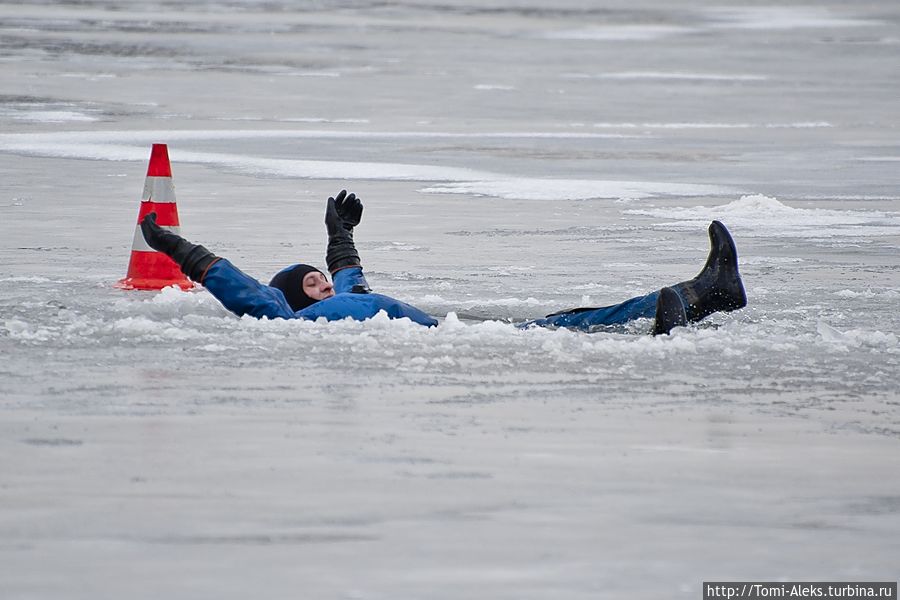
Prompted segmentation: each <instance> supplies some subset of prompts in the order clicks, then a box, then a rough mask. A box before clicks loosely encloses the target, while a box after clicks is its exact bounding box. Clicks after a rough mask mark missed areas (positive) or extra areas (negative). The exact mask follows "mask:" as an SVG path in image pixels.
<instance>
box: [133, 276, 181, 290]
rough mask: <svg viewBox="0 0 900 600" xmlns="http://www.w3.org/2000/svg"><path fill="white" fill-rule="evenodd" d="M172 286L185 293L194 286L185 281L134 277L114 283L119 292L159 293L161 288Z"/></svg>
mask: <svg viewBox="0 0 900 600" xmlns="http://www.w3.org/2000/svg"><path fill="white" fill-rule="evenodd" d="M173 285H176V286H178V287H180V288H181V289H182V290H185V291H187V290H190V289H192V288H193V287H194V284H193V283H192V282H191V281H189V280H187V279H179V280H171V279H140V278H135V277H126V278H125V279H120V280H119V281H118V282H117V283H116V285H115V287H117V288H119V289H120V290H144V291H159V290H161V289H163V288H167V287H169V286H173Z"/></svg>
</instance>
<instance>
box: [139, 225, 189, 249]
mask: <svg viewBox="0 0 900 600" xmlns="http://www.w3.org/2000/svg"><path fill="white" fill-rule="evenodd" d="M160 227H161V228H162V229H165V230H166V231H171V232H172V233H175V234H178V235H181V227H179V226H178V225H160ZM131 251H132V252H156V250H154V249H153V248H151V247H150V246H149V244H147V240H145V239H144V234H143V232H141V225H140V223H138V226H137V227H136V228H135V229H134V241H132V242H131Z"/></svg>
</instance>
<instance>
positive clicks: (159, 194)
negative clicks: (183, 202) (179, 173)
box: [141, 176, 175, 204]
mask: <svg viewBox="0 0 900 600" xmlns="http://www.w3.org/2000/svg"><path fill="white" fill-rule="evenodd" d="M141 202H157V203H159V204H170V203H174V202H175V184H173V183H172V178H171V177H149V176H148V177H147V179H145V180H144V193H143V194H142V195H141Z"/></svg>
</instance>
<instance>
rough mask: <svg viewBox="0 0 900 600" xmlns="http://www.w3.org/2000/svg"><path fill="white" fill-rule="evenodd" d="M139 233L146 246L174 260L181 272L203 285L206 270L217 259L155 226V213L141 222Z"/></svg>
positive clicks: (208, 252)
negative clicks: (142, 235) (141, 234)
mask: <svg viewBox="0 0 900 600" xmlns="http://www.w3.org/2000/svg"><path fill="white" fill-rule="evenodd" d="M141 233H143V234H144V239H145V240H147V245H148V246H150V247H151V248H153V249H154V250H156V251H158V252H162V253H163V254H165V255H166V256H168V257H169V258H171V259H172V260H174V261H175V262H176V263H177V264H178V266H179V267H181V272H182V273H184V274H185V275H187V276H188V277H189V278H190V279H191V280H193V281H196V282H197V283H200V284H202V283H203V276H204V275H205V274H206V270H207V269H209V267H210V266H211V265H212V264H213V263H214V262H216V261H217V260H219V257H218V256H216V255H215V254H213V253H212V252H210V251H209V250H207V249H206V248H204V247H203V246H198V245H197V244H192V243H190V242H189V241H187V240H186V239H184V238H183V237H181V236H180V235H178V234H177V233H172V232H171V231H169V230H167V229H163V228H162V227H160V226H159V225H157V224H156V213H150V214H148V215H147V216H146V217H144V219H143V220H142V221H141Z"/></svg>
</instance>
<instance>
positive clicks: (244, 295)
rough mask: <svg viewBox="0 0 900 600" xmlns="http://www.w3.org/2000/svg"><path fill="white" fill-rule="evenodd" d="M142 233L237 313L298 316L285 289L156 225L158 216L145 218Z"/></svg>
mask: <svg viewBox="0 0 900 600" xmlns="http://www.w3.org/2000/svg"><path fill="white" fill-rule="evenodd" d="M141 232H142V233H143V234H144V239H145V240H147V244H148V245H149V246H150V247H151V248H153V249H154V250H156V251H158V252H162V253H163V254H165V255H166V256H168V257H169V258H171V259H172V260H174V261H175V262H176V263H177V264H178V266H179V267H181V271H182V273H184V274H185V275H187V276H188V277H190V278H191V280H193V281H196V282H197V283H199V284H201V285H203V287H205V288H206V289H207V290H209V292H210V293H211V294H212V295H213V296H215V297H216V299H217V300H218V301H219V302H221V303H222V305H223V306H225V308H227V309H228V310H230V311H231V312H233V313H234V314H236V315H238V316H242V315H251V316H253V317H256V318H257V319H259V318H262V317H268V318H270V319H275V318H279V317H280V318H284V319H289V318H291V317H293V316H294V311H293V310H291V307H290V305H289V304H288V302H287V300H286V299H285V297H284V294H283V293H282V292H281V290H279V289H276V288H273V287H269V286H267V285H263V284H261V283H260V282H258V281H257V280H256V279H254V278H252V277H250V276H249V275H247V274H245V273H244V272H242V271H241V270H240V269H238V268H237V267H235V266H234V265H232V264H231V263H230V262H229V261H227V260H225V259H223V258H219V257H218V256H216V255H215V254H213V253H212V252H210V251H209V250H207V249H206V248H204V247H203V246H200V245H197V244H192V243H191V242H189V241H187V240H186V239H184V238H183V237H181V236H180V235H178V234H176V233H172V232H171V231H168V230H166V229H163V228H162V227H160V226H159V225H157V224H156V213H150V214H148V215H147V216H146V217H144V220H143V221H141Z"/></svg>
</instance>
